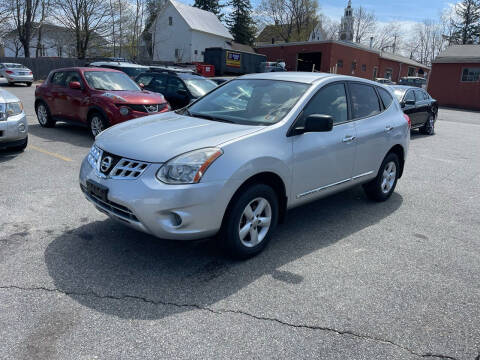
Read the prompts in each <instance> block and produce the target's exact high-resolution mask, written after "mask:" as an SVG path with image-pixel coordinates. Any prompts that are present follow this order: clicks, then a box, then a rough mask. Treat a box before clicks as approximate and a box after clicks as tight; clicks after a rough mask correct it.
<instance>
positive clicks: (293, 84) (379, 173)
mask: <svg viewBox="0 0 480 360" xmlns="http://www.w3.org/2000/svg"><path fill="white" fill-rule="evenodd" d="M409 127H410V124H409V119H408V117H407V116H405V115H404V114H403V113H402V110H401V108H400V105H399V103H398V101H397V100H396V98H395V97H394V96H393V95H392V93H391V92H390V90H388V89H387V88H385V87H383V86H382V85H380V84H378V83H374V82H372V81H368V80H364V79H359V78H354V77H349V76H340V75H333V74H319V73H301V72H297V73H293V72H292V73H289V72H284V73H266V74H252V75H246V76H242V77H239V78H238V79H235V80H232V81H230V82H228V83H225V84H224V85H222V86H220V87H218V88H217V89H215V90H213V91H211V92H210V93H208V94H207V95H205V96H204V97H202V98H200V99H199V100H197V101H196V102H194V103H192V104H191V105H189V106H188V107H186V108H183V109H181V110H178V111H177V112H170V113H165V114H161V115H152V116H147V117H143V118H139V119H136V120H131V121H128V122H125V123H122V124H119V125H116V126H114V127H112V128H110V129H108V130H105V131H104V132H102V133H101V134H100V135H99V136H97V138H96V141H95V144H94V145H93V147H92V148H91V150H90V153H89V154H88V156H87V157H86V158H85V160H84V161H83V163H82V167H81V170H80V187H81V189H82V190H83V192H84V193H85V196H86V197H87V199H88V200H90V201H91V202H92V203H93V204H94V205H95V206H96V207H97V209H98V210H100V211H102V212H104V213H105V214H107V215H108V216H110V217H111V218H113V219H116V220H119V221H121V222H122V223H124V224H127V225H129V226H131V227H133V228H135V229H138V230H141V231H144V232H146V233H149V234H152V235H155V236H157V237H160V238H166V239H178V240H188V239H197V238H203V237H209V236H213V235H219V236H218V238H219V239H220V240H221V241H222V244H223V245H225V247H226V248H227V249H228V250H229V252H230V253H232V254H233V255H235V256H237V257H243V258H244V257H248V256H252V255H254V254H256V253H258V252H260V251H261V250H262V249H263V248H264V247H265V246H266V244H267V243H268V241H269V240H270V236H271V233H272V232H273V230H274V229H275V227H276V225H277V223H278V221H279V220H281V219H282V218H283V216H284V215H285V213H286V210H287V209H290V208H293V207H295V206H299V205H302V204H304V203H306V202H309V201H312V200H316V199H319V198H321V197H324V196H327V195H330V194H332V193H335V192H338V191H341V190H344V189H346V188H349V187H352V186H356V185H358V184H363V186H364V188H365V190H366V193H367V195H368V196H369V197H370V198H372V199H374V200H376V201H384V200H386V199H388V198H389V197H390V195H391V194H392V192H393V191H394V189H395V185H396V183H397V179H398V178H399V177H401V176H402V172H403V168H404V163H405V158H406V155H407V150H408V145H409V142H410V129H409Z"/></svg>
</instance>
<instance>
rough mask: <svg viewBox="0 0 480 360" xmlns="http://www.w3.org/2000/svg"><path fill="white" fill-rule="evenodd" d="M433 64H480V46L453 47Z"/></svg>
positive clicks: (447, 49) (445, 51)
mask: <svg viewBox="0 0 480 360" xmlns="http://www.w3.org/2000/svg"><path fill="white" fill-rule="evenodd" d="M433 63H434V64H435V63H437V64H441V63H480V45H451V46H449V47H448V48H446V49H445V50H444V51H442V52H441V53H440V54H438V56H437V57H436V58H435V60H434V61H433Z"/></svg>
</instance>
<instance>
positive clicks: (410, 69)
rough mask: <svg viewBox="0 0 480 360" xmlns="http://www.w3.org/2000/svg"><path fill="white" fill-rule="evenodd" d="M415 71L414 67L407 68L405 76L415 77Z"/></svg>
mask: <svg viewBox="0 0 480 360" xmlns="http://www.w3.org/2000/svg"><path fill="white" fill-rule="evenodd" d="M415 70H416V69H415V68H414V67H410V66H409V67H408V74H407V76H415V75H416V71H415Z"/></svg>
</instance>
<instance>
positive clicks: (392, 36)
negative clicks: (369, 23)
mask: <svg viewBox="0 0 480 360" xmlns="http://www.w3.org/2000/svg"><path fill="white" fill-rule="evenodd" d="M372 36H373V43H372V47H374V48H375V49H379V50H382V51H386V50H388V51H390V52H392V53H396V52H397V51H398V50H399V49H400V48H401V47H402V41H403V36H404V34H403V32H402V28H401V26H400V24H398V23H388V24H385V25H383V26H380V27H377V28H376V29H375V33H374V34H372Z"/></svg>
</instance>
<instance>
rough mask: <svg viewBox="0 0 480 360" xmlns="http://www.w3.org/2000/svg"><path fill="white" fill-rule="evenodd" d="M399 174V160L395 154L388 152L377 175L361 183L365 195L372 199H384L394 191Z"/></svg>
mask: <svg viewBox="0 0 480 360" xmlns="http://www.w3.org/2000/svg"><path fill="white" fill-rule="evenodd" d="M399 174H400V161H399V159H398V156H397V154H395V153H389V154H387V156H385V159H383V162H382V165H381V166H380V170H379V171H378V174H377V177H376V178H375V179H373V180H372V181H370V182H369V183H367V184H365V185H363V189H364V190H365V193H366V194H367V197H368V198H369V199H371V200H373V201H378V202H381V201H385V200H387V199H388V198H389V197H390V196H392V193H393V192H394V191H395V187H396V186H397V180H398V176H399Z"/></svg>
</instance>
